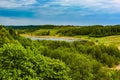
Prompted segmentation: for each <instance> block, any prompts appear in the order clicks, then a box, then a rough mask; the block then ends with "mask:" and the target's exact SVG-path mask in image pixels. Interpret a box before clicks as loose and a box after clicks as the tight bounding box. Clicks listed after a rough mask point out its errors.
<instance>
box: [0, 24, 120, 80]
mask: <svg viewBox="0 0 120 80" xmlns="http://www.w3.org/2000/svg"><path fill="white" fill-rule="evenodd" d="M69 29H70V28H69ZM71 29H72V28H71ZM78 29H81V28H78ZM85 29H86V28H85ZM87 29H88V28H87ZM87 29H86V30H87ZM62 30H64V29H62ZM75 30H77V28H75ZM73 31H74V30H73ZM75 32H76V31H75ZM119 61H120V51H119V50H118V49H117V48H116V47H115V46H113V45H110V46H105V45H102V44H98V45H96V44H95V43H94V42H90V41H87V42H82V41H75V42H71V43H69V42H65V41H45V40H43V41H39V40H37V41H31V40H30V39H26V38H24V37H20V36H19V35H18V34H16V33H15V31H14V30H13V29H6V28H4V27H3V26H0V79H2V80H6V79H8V80H20V79H22V80H26V79H27V80H119V79H120V71H119V70H114V69H110V68H111V67H114V66H115V65H117V64H119Z"/></svg>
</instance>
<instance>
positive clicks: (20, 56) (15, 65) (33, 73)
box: [0, 44, 70, 80]
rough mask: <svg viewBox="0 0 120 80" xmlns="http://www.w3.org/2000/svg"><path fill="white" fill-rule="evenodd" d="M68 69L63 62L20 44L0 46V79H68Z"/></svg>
mask: <svg viewBox="0 0 120 80" xmlns="http://www.w3.org/2000/svg"><path fill="white" fill-rule="evenodd" d="M68 71H69V68H68V67H66V65H65V64H64V63H63V62H61V61H59V60H55V59H50V58H48V57H44V56H42V55H40V54H38V53H36V52H34V51H31V50H29V49H24V48H23V47H22V46H21V45H14V44H5V45H4V46H3V48H0V79H2V80H6V79H8V80H16V79H22V80H23V79H28V80H69V79H70V78H69V77H68V74H67V73H68Z"/></svg>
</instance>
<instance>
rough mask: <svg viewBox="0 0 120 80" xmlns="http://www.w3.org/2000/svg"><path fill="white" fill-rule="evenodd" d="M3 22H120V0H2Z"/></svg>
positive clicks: (80, 23)
mask: <svg viewBox="0 0 120 80" xmlns="http://www.w3.org/2000/svg"><path fill="white" fill-rule="evenodd" d="M0 24H4V25H43V24H57V25H114V24H120V0H0Z"/></svg>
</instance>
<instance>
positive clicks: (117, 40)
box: [74, 35, 120, 46]
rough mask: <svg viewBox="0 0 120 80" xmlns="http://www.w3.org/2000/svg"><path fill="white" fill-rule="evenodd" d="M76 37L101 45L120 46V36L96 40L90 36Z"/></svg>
mask: <svg viewBox="0 0 120 80" xmlns="http://www.w3.org/2000/svg"><path fill="white" fill-rule="evenodd" d="M74 37H75V38H82V39H86V40H89V41H93V42H96V43H99V44H105V45H116V46H120V35H114V36H106V37H100V38H94V37H89V36H74Z"/></svg>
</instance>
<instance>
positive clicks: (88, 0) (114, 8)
mask: <svg viewBox="0 0 120 80" xmlns="http://www.w3.org/2000/svg"><path fill="white" fill-rule="evenodd" d="M54 4H57V5H61V6H66V7H74V6H76V7H80V8H83V9H84V8H85V9H86V8H87V9H89V10H93V11H104V12H107V11H109V12H111V13H114V12H120V0H54V1H53V2H51V5H54Z"/></svg>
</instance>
